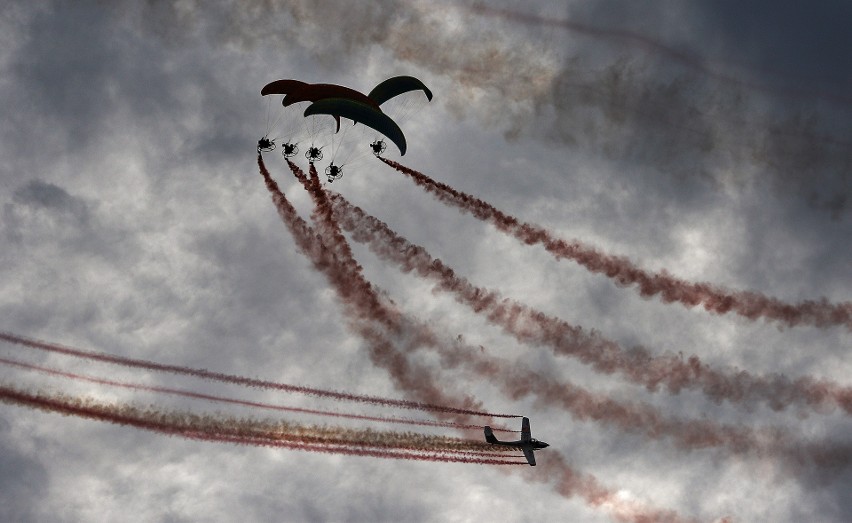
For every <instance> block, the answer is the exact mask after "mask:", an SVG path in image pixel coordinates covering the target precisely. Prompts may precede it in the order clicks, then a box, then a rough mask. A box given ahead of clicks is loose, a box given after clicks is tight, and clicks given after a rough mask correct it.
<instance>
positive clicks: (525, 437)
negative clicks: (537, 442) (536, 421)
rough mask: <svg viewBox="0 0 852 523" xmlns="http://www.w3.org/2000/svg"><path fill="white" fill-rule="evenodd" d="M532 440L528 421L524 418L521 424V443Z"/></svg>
mask: <svg viewBox="0 0 852 523" xmlns="http://www.w3.org/2000/svg"><path fill="white" fill-rule="evenodd" d="M530 439H532V432H530V419H529V418H524V420H523V421H522V422H521V441H529V440H530Z"/></svg>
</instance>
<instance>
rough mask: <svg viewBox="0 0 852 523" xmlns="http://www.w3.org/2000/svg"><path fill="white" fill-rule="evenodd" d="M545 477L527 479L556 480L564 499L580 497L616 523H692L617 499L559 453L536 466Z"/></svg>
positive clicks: (538, 480)
mask: <svg viewBox="0 0 852 523" xmlns="http://www.w3.org/2000/svg"><path fill="white" fill-rule="evenodd" d="M539 466H540V470H542V471H544V474H535V475H529V476H528V478H529V479H531V480H532V481H536V482H542V481H545V480H552V479H555V480H556V484H555V485H554V489H555V490H556V491H557V492H558V493H559V494H561V495H562V496H564V497H566V498H572V497H574V496H579V497H581V498H583V500H585V502H586V503H588V504H589V505H590V506H592V507H595V508H603V509H606V510H608V511H609V512H610V514H611V515H612V517H613V518H615V520H616V521H625V522H633V523H651V522H655V523H681V522H684V523H685V522H694V521H696V520H695V519H693V518H689V519H684V518H682V517H680V516H679V515H678V514H677V513H676V512H674V511H671V510H663V509H655V508H651V507H647V506H643V505H641V504H639V503H638V502H635V501H628V500H625V499H623V498H621V497H619V495H618V493H617V492H614V491H612V490H609V489H607V488H606V487H604V486H603V485H601V484H600V482H599V481H598V480H597V479H596V478H595V477H594V476H589V475H584V474H581V473H579V472H577V471H576V470H574V469H573V468H571V467H570V466H569V465H568V464H567V463H566V462H565V459H564V458H563V457H562V455H561V454H560V453H559V452H553V453H552V454H548V459H547V460H545V461H543V462H542V463H540V464H539Z"/></svg>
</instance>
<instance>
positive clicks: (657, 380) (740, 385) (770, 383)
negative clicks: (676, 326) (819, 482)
mask: <svg viewBox="0 0 852 523" xmlns="http://www.w3.org/2000/svg"><path fill="white" fill-rule="evenodd" d="M329 200H330V201H331V203H332V206H333V208H334V216H335V219H336V220H337V222H338V223H339V224H340V226H341V227H342V228H343V229H344V230H346V231H348V232H349V233H350V234H352V239H354V240H355V241H357V242H359V243H364V244H366V245H367V246H368V247H369V248H370V250H371V251H372V252H373V253H374V254H376V255H377V256H378V257H379V258H381V259H382V260H385V261H389V262H393V263H395V264H396V265H397V266H398V267H399V268H400V270H402V271H403V272H410V271H415V272H416V273H417V274H418V275H419V276H421V277H425V278H429V279H431V280H432V281H434V282H436V284H437V287H436V288H437V289H439V290H442V291H446V292H451V293H453V295H454V296H455V298H456V300H457V301H459V302H460V303H462V304H464V305H467V306H468V307H470V308H471V309H472V310H473V311H474V312H476V313H478V314H481V315H483V316H484V317H486V318H487V319H488V320H489V321H490V322H491V323H492V324H494V325H497V326H499V327H500V328H502V329H503V330H504V331H505V332H506V333H508V334H510V335H512V336H514V337H515V338H516V339H517V340H518V341H520V342H522V343H526V344H531V345H545V346H549V347H551V348H552V349H553V350H554V352H555V353H556V354H560V355H563V356H572V357H576V358H577V359H579V360H580V361H582V362H583V363H585V364H588V365H591V366H592V367H593V368H594V369H595V370H597V371H598V372H603V373H606V374H611V373H614V372H618V373H619V374H621V375H622V376H624V377H625V378H627V379H628V380H630V381H632V382H633V383H637V384H640V385H643V386H645V387H646V388H647V389H648V390H649V391H655V390H657V388H658V387H659V386H661V385H662V386H664V387H666V388H667V389H668V391H669V392H671V393H673V394H677V393H678V392H680V390H681V389H698V390H701V392H703V393H704V394H705V395H706V396H707V397H708V398H710V399H711V400H713V401H715V402H717V403H719V402H722V401H729V402H731V403H735V404H745V403H747V402H750V401H762V402H765V403H766V404H767V405H769V406H770V407H771V408H772V409H773V410H776V411H779V410H784V409H786V408H787V407H789V406H791V405H794V404H795V405H802V404H806V405H808V406H810V407H812V408H813V409H814V410H816V411H819V412H825V411H829V410H831V409H832V408H833V407H834V406H835V405H837V406H840V407H841V408H842V409H843V410H844V411H845V412H846V413H847V414H852V388H850V387H843V386H841V385H839V384H837V383H834V382H832V381H829V380H823V379H816V378H812V377H808V376H804V377H800V378H796V379H790V378H788V377H786V376H772V377H764V376H756V375H753V374H751V373H749V372H748V371H742V370H736V371H731V372H723V371H721V370H719V369H715V368H712V367H710V366H709V365H707V364H705V363H703V362H702V361H701V360H700V359H699V358H698V357H697V356H689V357H688V358H686V359H684V358H683V357H682V356H680V355H661V356H652V355H651V354H650V353H649V351H648V350H647V349H645V348H642V347H635V348H632V349H630V350H625V349H624V348H622V347H620V346H619V345H618V344H617V343H616V342H614V341H612V340H608V339H606V338H604V337H603V336H601V335H600V334H599V333H597V332H595V331H591V332H589V331H584V330H583V329H582V328H581V327H577V326H574V325H570V324H569V323H567V322H565V321H564V320H561V319H559V318H556V317H553V316H548V315H546V314H544V313H543V312H541V311H537V310H535V309H533V308H532V307H530V306H528V305H525V304H523V303H520V302H517V301H515V300H510V299H507V298H503V297H502V296H501V295H500V293H498V292H497V291H494V290H489V289H485V288H482V287H477V286H475V285H473V284H472V283H470V281H468V280H467V279H465V278H462V277H460V276H458V275H457V274H456V273H455V271H454V270H453V269H452V268H451V267H449V266H447V265H445V264H444V263H443V262H442V261H441V260H437V259H435V258H433V257H432V256H431V255H430V254H429V252H428V251H426V249H424V248H423V247H421V246H419V245H415V244H413V243H411V242H410V241H408V240H406V239H405V238H403V237H402V236H400V235H399V234H397V233H396V232H394V231H393V230H392V229H391V228H390V227H388V225H387V224H385V223H384V222H382V221H381V220H379V219H378V218H376V217H374V216H371V215H369V214H367V213H366V212H365V211H363V210H362V209H361V208H360V207H356V206H354V205H352V204H351V203H349V201H347V200H346V198H344V197H343V196H342V195H340V194H337V193H334V192H331V191H329Z"/></svg>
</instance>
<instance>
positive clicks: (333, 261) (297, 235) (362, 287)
mask: <svg viewBox="0 0 852 523" xmlns="http://www.w3.org/2000/svg"><path fill="white" fill-rule="evenodd" d="M257 161H258V166H259V168H260V173H261V175H262V176H263V178H264V181H265V183H266V187H267V189H268V190H269V191H270V193H272V200H273V203H275V206H276V207H277V209H278V214H279V215H280V216H281V218H282V220H283V221H284V224H285V225H286V226H287V228H288V229H289V230H290V233H291V234H292V235H293V238H294V240H295V242H296V245H297V246H298V247H299V249H300V250H301V251H302V252H303V253H305V254H306V255H307V256H308V257H309V258H310V260H311V261H312V263H313V264H314V267H315V268H317V269H318V270H319V271H320V272H322V273H323V274H324V275H325V276H326V278H327V279H328V281H329V283H331V285H332V286H333V287H334V289H335V290H336V292H337V294H338V296H339V297H340V301H341V303H342V305H343V306H344V311H345V312H346V314H347V316H349V317H350V319H351V321H350V325H351V327H352V328H353V329H354V330H355V332H357V333H358V334H359V335H360V336H361V337H362V338H363V339H364V340H365V341H366V342H367V344H368V347H369V349H370V352H369V354H370V358H371V360H372V361H373V363H375V364H376V365H379V366H381V367H383V368H384V369H386V370H387V371H388V372H389V373H390V376H391V378H392V379H393V380H394V381H395V383H396V385H397V386H398V387H400V388H401V389H403V390H405V391H407V392H408V393H409V394H412V395H416V396H417V397H419V398H430V399H431V401H430V404H434V403H436V402H437V401H436V399H438V400H440V401H441V402H442V403H446V402H449V401H450V397H449V396H448V395H447V394H446V393H445V391H444V390H442V389H441V388H439V387H437V386H436V385H435V381H436V380H435V379H434V378H433V376H432V372H431V370H429V369H428V368H426V367H424V366H422V365H413V364H412V363H411V362H410V361H409V360H408V359H407V357H406V356H405V354H404V353H403V352H400V351H399V350H397V348H396V347H395V346H394V344H393V343H391V342H390V340H389V339H388V338H387V336H386V335H385V334H384V333H383V332H379V331H378V330H377V329H376V328H375V326H374V325H375V324H381V325H384V326H385V327H386V328H387V329H389V330H391V331H392V332H394V333H395V334H398V335H400V336H408V337H409V338H410V339H409V340H408V342H409V343H410V344H411V345H412V346H418V345H421V344H422V343H423V342H424V340H422V339H421V338H422V337H423V336H429V332H427V331H426V330H424V329H406V330H405V331H404V330H403V323H402V320H401V319H400V318H401V315H400V314H399V313H397V312H395V311H391V310H390V309H389V308H388V307H386V306H384V305H383V304H382V303H381V301H380V300H379V297H378V295H377V293H376V292H375V291H374V289H373V288H372V286H371V285H370V283H369V282H367V281H366V280H365V279H364V278H363V276H362V275H361V274H360V272H359V271H358V270H355V269H352V270H347V269H351V268H352V267H356V266H357V263H355V261H354V259H351V256H350V259H347V260H344V261H343V262H339V261H338V258H339V257H341V256H345V253H346V250H344V249H343V248H342V246H340V245H336V246H334V244H335V243H336V242H339V241H342V242H344V243H345V239H343V237H342V235H340V234H339V231H338V237H339V239H332V238H329V239H327V241H328V243H329V244H331V245H333V246H332V247H328V246H327V245H326V243H325V240H326V239H325V238H323V237H322V235H320V236H317V235H315V234H314V232H313V229H312V228H311V227H310V226H309V225H307V223H305V221H304V220H302V218H301V217H299V215H298V213H296V210H295V209H294V208H293V206H292V205H291V204H290V202H289V201H287V198H286V197H285V196H284V193H282V192H281V190H280V189H279V188H278V184H276V183H275V181H274V180H273V179H272V177H271V175H270V174H269V171H268V170H267V169H266V166H265V165H264V163H263V157H262V156H261V155H260V154H258V157H257ZM289 165H290V166H291V168H292V169H293V170H294V173H297V176H298V172H297V170H298V171H301V170H299V169H298V167H296V166H295V164H292V163H290V164H289ZM317 185H318V183H317ZM320 190H321V189H320ZM323 216H324V218H323V217H322V216H321V217H320V218H321V219H323V220H330V219H331V215H330V211H329V213H328V214H325V215H323ZM335 227H336V226H334V225H333V223H327V224H325V225H324V226H323V230H324V231H326V232H328V231H329V228H335ZM312 242H313V244H314V245H313V246H312V245H311V243H312ZM347 249H348V247H347ZM460 402H461V403H462V404H463V405H465V406H466V407H467V409H456V412H450V411H443V413H444V414H456V416H459V415H462V416H469V415H472V414H471V413H473V412H477V413H478V412H481V410H473V407H475V406H478V405H479V403H478V402H476V401H475V400H474V399H473V398H470V397H462V398H461V399H460ZM462 410H467V411H468V412H461V411H462ZM436 412H438V411H436ZM500 417H516V416H513V415H502V416H500Z"/></svg>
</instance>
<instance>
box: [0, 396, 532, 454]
mask: <svg viewBox="0 0 852 523" xmlns="http://www.w3.org/2000/svg"><path fill="white" fill-rule="evenodd" d="M0 401H2V402H4V403H11V404H16V405H21V406H26V407H30V408H34V409H40V410H45V411H48V412H57V413H60V414H64V415H69V416H75V417H80V418H86V419H94V420H98V421H105V422H108V423H113V424H116V425H123V426H129V427H134V428H138V429H144V430H149V431H153V432H158V433H161V434H166V435H170V436H179V437H183V438H187V439H196V440H203V441H218V442H229V443H238V444H246V445H254V446H267V447H278V448H289V449H294V450H305V451H309V452H325V453H335V454H349V455H358V456H372V457H381V458H391V459H411V460H425V461H445V462H461V463H479V464H493V465H502V464H506V465H519V464H520V465H526V462H523V461H507V460H503V459H492V458H487V457H479V456H476V455H473V456H471V455H467V454H466V453H465V452H464V451H462V452H455V451H454V450H453V449H439V450H431V449H414V450H411V451H394V450H388V449H384V448H381V447H375V446H374V444H372V443H370V442H364V443H362V444H359V443H358V442H351V443H347V444H334V443H333V442H332V443H331V444H322V443H310V442H306V441H305V439H306V438H305V437H303V436H299V435H298V434H291V435H287V434H278V435H275V434H267V433H265V432H264V431H265V430H266V428H265V427H264V426H263V425H264V424H263V423H262V422H257V421H251V420H245V419H240V420H237V419H234V418H222V417H214V416H197V415H192V414H187V413H183V412H173V411H162V410H155V409H147V410H139V409H136V408H133V407H130V406H127V405H108V404H102V403H96V402H94V401H91V400H86V399H80V398H71V397H67V396H64V395H59V394H56V395H46V394H43V393H35V394H33V393H29V392H26V391H22V390H19V389H15V388H12V387H7V386H0ZM255 424H257V425H260V428H261V432H260V433H257V432H255V431H254V430H253V429H254V428H255ZM297 428H298V427H297ZM308 429H309V430H310V427H308ZM339 430H345V429H339ZM275 436H278V437H277V438H276V437H275ZM282 437H283V438H285V439H280V438H282ZM287 438H290V439H287ZM307 439H308V440H309V438H307ZM468 454H469V453H468Z"/></svg>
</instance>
